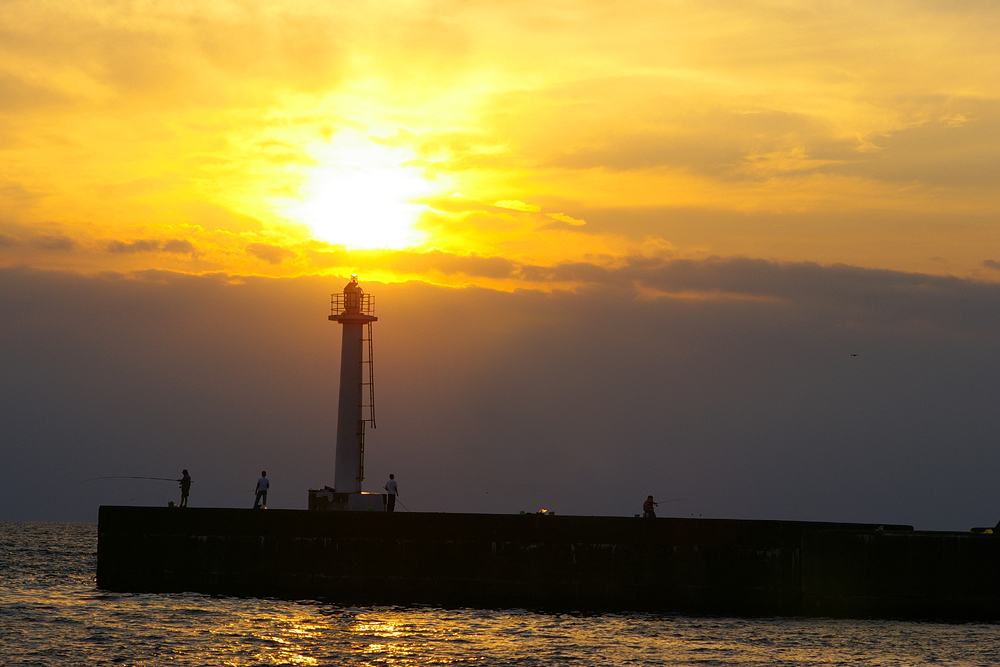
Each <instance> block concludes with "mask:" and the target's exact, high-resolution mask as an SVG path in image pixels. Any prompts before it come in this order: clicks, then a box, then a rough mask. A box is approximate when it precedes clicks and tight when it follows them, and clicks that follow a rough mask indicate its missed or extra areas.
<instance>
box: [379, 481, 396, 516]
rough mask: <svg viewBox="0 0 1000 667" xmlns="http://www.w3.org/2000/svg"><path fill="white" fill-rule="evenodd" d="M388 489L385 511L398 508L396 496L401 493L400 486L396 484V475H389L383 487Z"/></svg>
mask: <svg viewBox="0 0 1000 667" xmlns="http://www.w3.org/2000/svg"><path fill="white" fill-rule="evenodd" d="M382 488H383V489H385V490H386V492H387V493H386V496H385V511H386V512H392V511H394V510H395V509H396V496H398V495H399V486H398V485H397V484H396V476H395V475H389V481H388V482H386V483H385V486H383V487H382Z"/></svg>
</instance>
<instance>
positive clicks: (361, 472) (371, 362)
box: [358, 295, 375, 481]
mask: <svg viewBox="0 0 1000 667" xmlns="http://www.w3.org/2000/svg"><path fill="white" fill-rule="evenodd" d="M365 296H367V295H365ZM361 340H362V342H363V343H365V344H366V345H367V348H368V360H367V361H365V360H362V361H361V391H360V392H358V395H359V396H361V400H362V401H364V400H365V399H364V396H365V391H364V388H365V386H367V387H368V402H367V403H364V402H362V403H361V405H360V406H359V410H358V414H359V415H361V419H359V420H358V444H360V446H361V461H360V465H359V467H358V481H364V479H365V424H366V423H367V422H371V424H372V428H375V356H374V353H373V352H372V323H371V322H369V323H368V337H367V338H362V339H361ZM365 365H367V366H368V371H367V372H365ZM365 378H367V379H368V381H367V382H365ZM366 408H367V409H368V416H367V417H366V416H365V409H366Z"/></svg>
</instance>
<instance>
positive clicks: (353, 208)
mask: <svg viewBox="0 0 1000 667" xmlns="http://www.w3.org/2000/svg"><path fill="white" fill-rule="evenodd" d="M313 154H314V156H315V157H316V158H317V160H318V161H319V163H320V164H319V166H317V167H314V168H312V169H311V170H310V172H309V175H308V180H307V182H306V184H305V186H303V188H302V191H301V195H302V200H301V201H300V202H297V203H293V204H291V205H289V206H287V207H286V212H287V213H288V215H289V216H291V217H292V218H294V219H296V220H298V221H300V222H302V223H305V224H306V225H308V226H309V227H310V229H312V231H313V234H314V236H315V237H316V238H319V239H322V240H324V241H328V242H330V243H336V244H338V245H343V246H346V247H348V248H390V249H400V248H407V247H412V246H415V245H420V243H422V242H423V240H424V236H425V235H424V234H423V233H421V232H420V231H418V230H416V229H414V224H415V223H416V222H417V219H418V218H419V217H420V214H421V213H422V212H423V211H425V210H427V207H426V206H425V205H423V204H415V203H413V200H414V199H417V198H419V197H424V196H427V195H429V194H431V193H432V192H433V191H434V190H435V189H436V188H435V187H434V183H432V182H431V181H428V180H427V179H425V178H424V177H423V172H422V170H421V169H420V168H419V167H416V166H413V165H412V164H409V163H410V162H411V161H412V160H413V158H414V155H413V153H412V152H411V151H409V150H407V149H405V148H401V147H392V146H384V145H381V144H377V143H374V142H372V141H370V140H369V139H367V138H365V137H362V136H360V135H358V134H348V133H343V134H338V135H336V136H335V137H334V140H333V141H332V142H331V143H330V144H329V145H326V146H323V147H322V148H320V149H319V150H317V151H313Z"/></svg>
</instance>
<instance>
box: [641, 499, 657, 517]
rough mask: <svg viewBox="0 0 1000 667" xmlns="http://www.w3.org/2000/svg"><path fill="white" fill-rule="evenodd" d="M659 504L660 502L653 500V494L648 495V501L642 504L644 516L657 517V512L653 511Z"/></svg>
mask: <svg viewBox="0 0 1000 667" xmlns="http://www.w3.org/2000/svg"><path fill="white" fill-rule="evenodd" d="M659 504H660V503H657V502H653V496H648V497H647V498H646V502H644V503H643V504H642V516H643V517H644V518H646V519H655V518H656V512H654V511H653V508H654V507H656V506H658V505H659Z"/></svg>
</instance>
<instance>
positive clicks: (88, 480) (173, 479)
mask: <svg viewBox="0 0 1000 667" xmlns="http://www.w3.org/2000/svg"><path fill="white" fill-rule="evenodd" d="M97 479H155V480H159V481H161V482H179V481H181V480H179V479H175V478H173V477H117V476H112V477H91V478H90V479H85V480H83V481H84V482H93V481H94V480H97Z"/></svg>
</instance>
